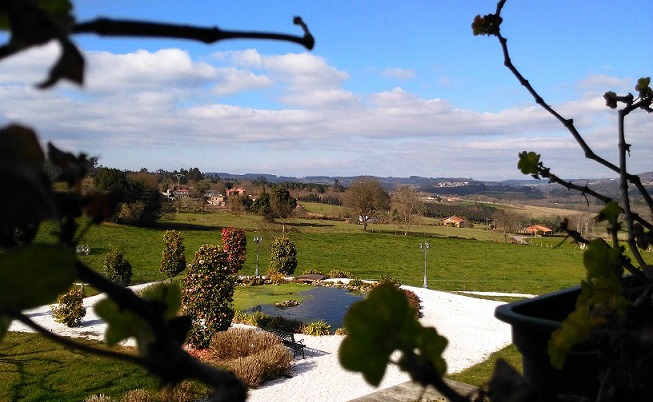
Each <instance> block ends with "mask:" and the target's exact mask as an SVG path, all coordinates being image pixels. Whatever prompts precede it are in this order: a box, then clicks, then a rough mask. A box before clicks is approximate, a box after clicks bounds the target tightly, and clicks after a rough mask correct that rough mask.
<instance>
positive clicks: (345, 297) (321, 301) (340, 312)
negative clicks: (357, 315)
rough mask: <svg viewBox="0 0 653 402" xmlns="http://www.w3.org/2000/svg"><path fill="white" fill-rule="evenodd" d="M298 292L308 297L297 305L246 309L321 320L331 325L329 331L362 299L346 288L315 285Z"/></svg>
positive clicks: (337, 326) (262, 306)
mask: <svg viewBox="0 0 653 402" xmlns="http://www.w3.org/2000/svg"><path fill="white" fill-rule="evenodd" d="M300 294H301V295H302V296H306V295H308V297H306V298H305V299H304V301H303V302H302V303H301V304H300V305H298V306H294V307H287V308H279V307H277V306H275V305H274V304H262V305H260V306H256V307H254V308H252V309H249V310H247V311H248V312H252V311H261V312H262V313H265V314H270V315H272V316H277V315H280V316H282V317H284V318H288V319H292V320H299V321H301V322H303V323H305V324H310V323H312V322H315V321H320V320H322V321H325V322H326V323H328V324H329V325H331V331H335V330H336V329H338V328H342V326H343V324H342V320H343V318H344V317H345V313H347V310H349V307H351V305H352V304H353V303H355V302H357V301H359V300H363V299H364V296H363V295H362V294H360V293H351V292H349V291H348V290H347V289H341V288H332V287H327V286H317V287H314V288H312V289H310V290H307V291H304V292H301V293H300Z"/></svg>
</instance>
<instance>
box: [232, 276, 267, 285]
mask: <svg viewBox="0 0 653 402" xmlns="http://www.w3.org/2000/svg"><path fill="white" fill-rule="evenodd" d="M264 284H265V280H264V279H263V277H261V276H239V277H238V278H237V279H236V285H240V286H260V285H264Z"/></svg>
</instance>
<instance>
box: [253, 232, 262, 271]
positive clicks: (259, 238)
mask: <svg viewBox="0 0 653 402" xmlns="http://www.w3.org/2000/svg"><path fill="white" fill-rule="evenodd" d="M262 241H263V238H262V237H261V236H254V243H256V273H255V274H254V275H256V277H257V278H258V245H259V244H261V242H262Z"/></svg>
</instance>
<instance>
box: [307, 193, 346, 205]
mask: <svg viewBox="0 0 653 402" xmlns="http://www.w3.org/2000/svg"><path fill="white" fill-rule="evenodd" d="M297 200H298V201H301V202H317V203H320V204H328V205H337V206H341V205H342V199H340V197H334V196H333V195H318V194H315V193H310V194H307V195H300V196H297Z"/></svg>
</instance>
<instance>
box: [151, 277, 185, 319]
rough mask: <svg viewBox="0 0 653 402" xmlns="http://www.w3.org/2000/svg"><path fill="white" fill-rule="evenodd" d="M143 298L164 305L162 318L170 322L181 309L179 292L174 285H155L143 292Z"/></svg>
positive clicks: (177, 286)
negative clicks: (157, 301)
mask: <svg viewBox="0 0 653 402" xmlns="http://www.w3.org/2000/svg"><path fill="white" fill-rule="evenodd" d="M142 295H143V298H144V299H147V300H159V301H161V302H163V303H164V304H165V309H164V312H163V317H164V318H166V319H168V320H171V319H173V318H175V317H176V316H177V312H179V308H180V307H181V290H180V289H179V285H177V284H176V283H157V284H154V285H152V286H148V287H147V288H145V289H144V290H143V293H142Z"/></svg>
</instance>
